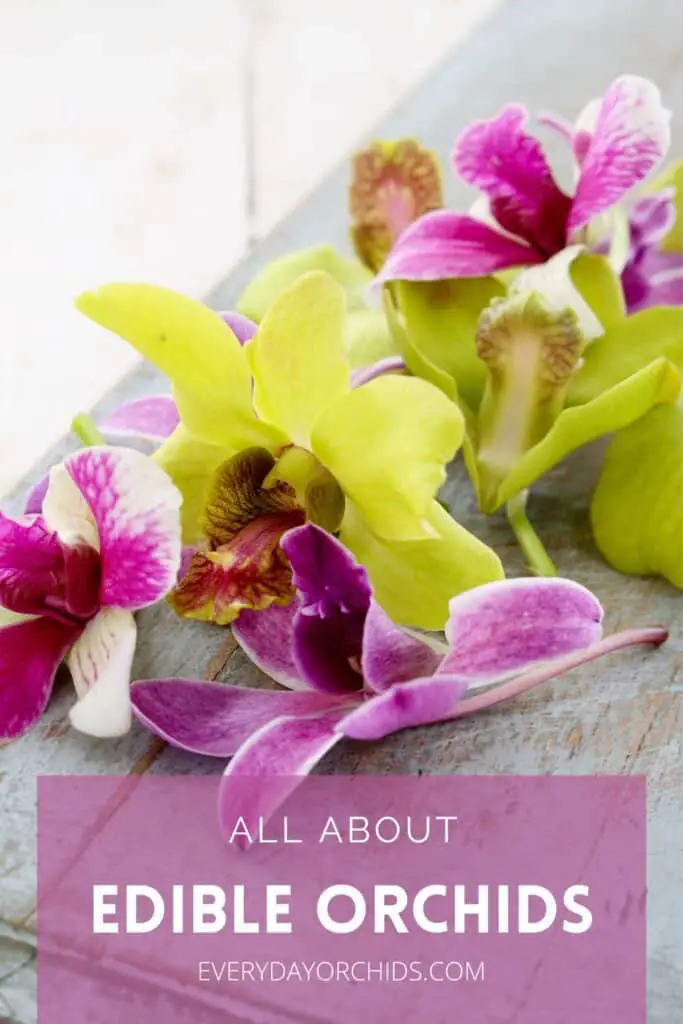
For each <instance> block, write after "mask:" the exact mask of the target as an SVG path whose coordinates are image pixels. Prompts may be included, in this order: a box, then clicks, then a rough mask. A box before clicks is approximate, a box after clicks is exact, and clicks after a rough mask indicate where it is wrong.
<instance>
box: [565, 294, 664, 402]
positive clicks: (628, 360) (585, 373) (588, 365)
mask: <svg viewBox="0 0 683 1024" xmlns="http://www.w3.org/2000/svg"><path fill="white" fill-rule="evenodd" d="M661 356H666V358H667V359H668V360H669V361H670V362H672V363H675V365H676V366H678V367H679V369H681V370H682V371H683V307H678V306H654V307H652V308H651V309H644V310H642V311H641V312H640V313H634V314H633V316H630V317H628V319H626V320H622V321H621V322H620V323H618V324H615V325H614V326H612V327H611V328H610V329H609V330H608V331H607V333H606V334H604V335H603V336H602V338H596V339H595V341H594V342H593V343H592V344H591V345H589V346H588V348H587V349H586V351H585V353H584V362H583V366H582V367H581V369H580V370H579V372H578V373H577V374H576V376H575V377H574V380H573V381H572V384H571V387H570V389H569V395H568V399H567V401H568V404H569V405H582V404H583V403H584V402H590V401H591V399H593V398H596V397H597V396H598V395H600V394H602V393H603V391H607V390H609V388H612V387H614V386H615V385H616V384H619V383H620V381H622V380H626V379H627V378H628V377H631V376H632V375H633V374H634V373H637V372H638V371H639V370H642V369H643V368H644V367H645V366H647V365H648V364H649V363H651V362H653V361H654V360H655V359H658V358H660V357H661Z"/></svg>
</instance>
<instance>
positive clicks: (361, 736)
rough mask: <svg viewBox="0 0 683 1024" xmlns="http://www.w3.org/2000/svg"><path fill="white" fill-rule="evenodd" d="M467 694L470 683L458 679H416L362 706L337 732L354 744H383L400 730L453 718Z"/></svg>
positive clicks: (344, 720) (347, 717)
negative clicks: (366, 742) (378, 741)
mask: <svg viewBox="0 0 683 1024" xmlns="http://www.w3.org/2000/svg"><path fill="white" fill-rule="evenodd" d="M466 690H467V680H466V679H462V678H460V677H458V676H457V675H439V676H428V677H427V678H426V679H413V680H411V682H409V683H402V684H399V685H398V686H392V687H391V688H390V689H389V690H385V692H384V693H383V694H381V696H378V697H373V698H372V699H371V700H368V701H366V702H365V703H364V704H361V706H360V707H359V708H357V709H356V710H355V711H352V712H351V714H349V715H347V716H346V717H345V718H343V719H342V721H341V722H340V723H339V725H338V726H337V729H338V731H339V733H340V735H342V736H347V737H348V738H349V739H352V740H381V739H384V737H385V736H391V735H392V733H395V732H398V731H399V730H400V729H411V728H413V727H414V726H418V725H431V724H433V723H434V722H440V721H443V720H444V719H447V718H449V717H450V715H452V713H453V710H454V708H455V706H456V705H457V703H458V701H459V700H460V698H461V697H462V696H463V694H464V693H465V692H466Z"/></svg>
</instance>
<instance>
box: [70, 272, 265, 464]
mask: <svg viewBox="0 0 683 1024" xmlns="http://www.w3.org/2000/svg"><path fill="white" fill-rule="evenodd" d="M76 306H77V308H78V309H79V310H80V311H81V313H84V314H85V315H86V316H87V317H89V318H90V319H91V320H94V321H95V323H98V324H100V325H101V326H102V327H106V328H107V330H110V331H113V332H114V333H115V334H118V335H120V337H122V338H124V339H125V340H126V341H127V342H129V344H131V345H132V346H133V348H135V349H136V350H137V351H138V352H139V353H140V355H142V356H144V357H145V359H148V360H149V361H150V362H151V363H153V364H154V366H156V367H157V369H159V370H161V372H162V373H164V374H165V375H166V376H167V377H168V378H169V379H170V381H171V383H172V384H173V387H174V395H175V398H176V402H177V404H178V409H179V412H180V416H181V418H182V420H183V422H184V423H185V425H186V426H187V427H188V429H189V430H191V431H192V433H193V434H195V435H196V436H197V437H199V438H201V439H202V440H203V441H207V442H208V443H211V444H219V445H227V446H229V447H235V448H238V447H245V446H247V445H250V444H265V445H266V446H269V445H270V446H273V445H277V444H278V443H279V442H281V440H282V438H281V437H279V436H278V434H277V432H275V431H273V430H272V428H270V427H268V425H266V424H261V423H259V422H258V420H257V418H256V414H255V412H254V409H253V405H252V400H251V378H250V374H249V368H248V366H247V363H246V360H245V358H244V352H243V350H242V348H241V346H240V344H239V342H238V341H237V338H236V337H235V335H234V334H233V333H232V331H231V330H230V328H229V327H228V325H227V324H226V323H224V322H223V320H222V319H221V318H220V317H219V316H218V314H217V313H214V312H213V311H212V310H210V309H209V308H208V307H207V306H204V305H202V303H201V302H197V301H196V300H195V299H190V298H188V297H187V296H185V295H180V294H179V293H177V292H173V291H169V290H168V289H167V288H159V287H157V286H155V285H150V284H109V285H105V286H104V287H103V288H99V289H98V290H97V291H95V292H85V293H84V294H83V295H81V296H80V297H79V298H78V299H77V301H76Z"/></svg>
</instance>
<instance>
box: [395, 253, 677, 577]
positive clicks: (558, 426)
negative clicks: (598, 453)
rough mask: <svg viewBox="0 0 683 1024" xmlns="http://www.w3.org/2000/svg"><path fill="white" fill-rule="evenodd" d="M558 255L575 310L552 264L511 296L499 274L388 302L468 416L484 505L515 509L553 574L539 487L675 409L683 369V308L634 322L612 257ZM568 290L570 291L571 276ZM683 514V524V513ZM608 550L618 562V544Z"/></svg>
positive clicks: (536, 556)
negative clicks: (533, 500)
mask: <svg viewBox="0 0 683 1024" xmlns="http://www.w3.org/2000/svg"><path fill="white" fill-rule="evenodd" d="M554 260H555V261H561V262H563V263H564V264H565V268H566V269H568V272H569V273H570V276H571V283H572V287H573V289H574V291H575V292H576V293H577V294H578V298H577V301H576V303H575V304H574V307H572V306H564V305H562V306H558V305H557V303H556V297H557V296H556V294H555V293H554V292H553V288H552V287H551V286H550V285H551V284H552V282H553V281H554V280H558V277H560V276H561V275H558V273H557V268H556V267H555V268H554V267H553V260H550V261H549V262H548V263H546V264H545V265H544V266H542V267H539V268H533V269H532V270H529V271H526V272H525V273H524V274H522V275H520V276H519V277H517V278H516V279H515V280H514V281H513V283H512V284H511V286H510V288H509V290H508V291H506V288H505V286H504V285H503V283H502V282H501V281H500V280H497V279H496V278H470V279H463V280H458V281H438V282H404V281H401V282H396V283H394V284H393V286H392V288H393V289H394V292H393V293H394V295H395V296H396V298H397V303H398V311H397V310H396V309H393V307H392V305H391V304H390V303H389V302H388V301H387V308H388V310H389V313H390V315H391V316H392V319H393V325H394V331H395V335H396V337H397V339H398V341H399V344H400V346H401V347H402V349H403V354H404V358H405V360H406V363H407V365H408V367H409V368H410V369H411V370H413V372H415V373H416V374H419V375H421V376H423V377H425V378H426V379H428V380H431V381H432V382H433V383H434V384H436V385H437V386H439V387H441V389H442V390H443V391H444V392H445V393H446V394H448V395H450V396H451V397H452V398H453V399H455V400H456V401H457V402H458V403H459V405H460V407H461V409H462V410H463V413H464V415H465V419H466V423H467V437H466V440H465V456H466V461H467V464H468V469H469V471H470V475H471V477H472V479H473V482H474V484H475V487H476V489H477V494H478V498H479V503H480V506H481V508H482V509H483V511H485V512H488V513H493V512H495V511H496V510H498V509H499V508H501V507H502V506H505V505H507V508H508V513H509V515H510V519H511V523H512V525H513V528H514V529H515V531H516V533H517V535H518V538H519V540H520V543H521V544H522V547H523V548H524V550H525V553H526V555H527V558H528V560H529V563H530V565H531V566H532V568H533V569H534V570H535V571H537V572H539V573H543V574H550V573H552V572H553V571H554V567H553V566H552V563H551V562H550V560H549V559H548V557H547V555H546V554H545V552H544V550H543V548H542V546H541V545H540V543H539V541H538V538H537V537H536V536H535V534H534V533H533V530H532V529H531V526H530V524H529V522H528V520H527V519H526V513H525V503H526V496H527V493H528V490H529V488H530V487H532V486H533V484H534V483H535V481H536V480H538V478H539V477H540V476H541V475H542V474H544V473H545V472H547V471H548V470H549V469H551V468H552V467H553V466H555V465H557V463H559V462H560V461H561V460H562V459H563V458H564V457H565V456H566V455H568V454H569V453H570V452H572V451H574V450H575V449H577V448H579V447H581V446H582V445H584V444H587V443H588V442H590V441H592V440H594V439H595V438H597V437H600V436H602V435H604V434H609V433H612V432H613V431H617V430H621V429H622V428H624V427H628V426H629V424H632V423H635V422H636V421H637V420H640V419H641V417H643V416H645V415H646V414H647V413H648V412H649V410H651V409H653V407H655V406H659V405H661V404H664V405H665V404H670V405H671V404H675V403H676V402H677V401H678V399H679V396H680V393H681V370H682V369H683V309H681V308H680V307H657V308H650V309H645V310H643V311H642V312H639V313H636V314H634V315H633V316H630V317H626V315H625V309H624V300H623V293H622V290H621V287H620V283H619V279H618V278H617V276H616V274H615V273H614V272H613V271H612V270H611V268H610V266H609V264H608V262H607V260H606V259H605V258H604V257H602V256H599V255H589V254H586V253H579V254H578V255H577V253H576V252H572V251H570V250H565V251H564V252H563V253H560V254H559V255H558V256H557V257H554ZM536 285H537V286H538V287H539V291H536V289H535V286H536ZM547 285H548V287H546V286H547ZM559 291H560V292H561V294H562V296H563V297H564V296H566V295H567V294H568V292H567V287H566V278H565V282H564V284H563V286H562V288H561V289H560V290H559ZM595 324H597V331H596V330H595V329H594V325H595ZM584 327H585V329H586V332H587V334H588V339H587V338H586V334H585V333H584ZM596 333H598V334H599V336H598V337H593V335H594V334H596ZM615 458H616V456H615ZM604 487H608V488H609V482H608V483H605V484H604ZM601 493H603V494H604V491H603V492H601ZM651 498H652V500H654V495H651ZM599 506H600V508H603V507H604V501H603V500H601V502H600V503H599ZM677 516H678V518H677V523H678V529H681V526H682V524H683V510H680V509H679V510H678V512H677ZM598 518H600V517H599V516H598ZM603 520H604V517H603ZM601 547H602V549H603V551H605V553H606V554H607V556H608V557H610V558H611V557H612V556H611V554H610V552H611V550H612V549H611V546H610V545H609V544H606V543H604V542H603V543H602V544H601ZM622 561H623V560H622ZM614 564H618V562H617V561H616V560H615V563H614ZM660 571H661V570H660ZM669 575H670V574H669ZM673 575H674V576H675V573H674V574H673Z"/></svg>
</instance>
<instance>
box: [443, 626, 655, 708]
mask: <svg viewBox="0 0 683 1024" xmlns="http://www.w3.org/2000/svg"><path fill="white" fill-rule="evenodd" d="M668 637H669V631H668V629H665V628H664V627H663V626H647V627H644V628H643V629H625V630H624V631H623V632H621V633H613V634H612V636H607V637H605V638H604V639H603V640H599V641H598V642H597V643H595V644H591V646H590V647H584V649H583V650H582V651H574V652H573V653H572V654H565V655H563V657H561V658H555V659H553V660H552V661H546V662H545V663H544V664H542V665H536V666H535V667H534V668H531V669H529V670H528V671H527V672H523V673H522V674H521V675H519V676H517V677H516V678H515V679H510V680H509V681H508V682H506V683H502V684H501V685H500V686H492V687H491V688H490V689H488V690H486V692H485V693H478V694H477V696H476V697H469V698H466V699H465V700H461V701H460V703H459V704H458V705H457V707H456V708H455V709H454V711H453V712H452V714H450V715H449V718H463V717H464V716H465V715H471V714H473V713H474V712H475V711H484V710H486V709H487V708H492V707H494V706H495V705H496V704H501V703H502V702H503V701H506V700H512V699H513V697H519V696H520V695H521V694H523V693H528V692H529V690H533V689H534V688H535V687H536V686H540V684H541V683H545V682H547V680H549V679H553V678H554V677H555V676H559V675H561V674H562V673H563V672H569V671H570V669H573V668H578V667H579V666H580V665H585V664H587V663H588V662H589V661H594V660H595V659H596V658H601V657H602V656H603V654H612V653H613V652H614V651H620V650H622V649H623V648H624V647H633V646H634V645H636V644H655V645H656V646H659V645H660V644H663V643H664V642H665V640H667V639H668Z"/></svg>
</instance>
